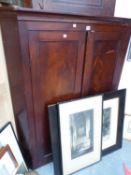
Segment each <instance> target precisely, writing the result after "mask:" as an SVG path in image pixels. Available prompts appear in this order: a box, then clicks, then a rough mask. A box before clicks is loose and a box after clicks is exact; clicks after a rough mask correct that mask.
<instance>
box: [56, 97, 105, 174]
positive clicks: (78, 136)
mask: <svg viewBox="0 0 131 175" xmlns="http://www.w3.org/2000/svg"><path fill="white" fill-rule="evenodd" d="M58 114H59V133H60V150H61V166H62V174H63V175H69V174H72V173H74V172H76V171H78V170H80V169H82V168H84V167H86V166H89V165H91V164H93V163H96V162H98V161H99V160H100V158H101V128H102V95H98V96H93V97H88V98H84V99H80V100H75V101H70V102H65V103H60V104H58Z"/></svg>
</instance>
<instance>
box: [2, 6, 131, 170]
mask: <svg viewBox="0 0 131 175" xmlns="http://www.w3.org/2000/svg"><path fill="white" fill-rule="evenodd" d="M0 22H1V29H2V36H3V43H4V48H5V56H6V62H7V69H8V75H9V81H10V89H11V95H12V102H13V108H14V114H15V121H16V126H17V131H18V136H19V141H20V143H21V145H22V148H23V153H24V156H25V158H26V160H27V161H28V162H29V165H30V166H32V167H33V168H34V167H35V168H36V167H38V166H40V165H42V164H45V163H47V162H49V161H50V160H52V154H51V145H50V134H49V126H48V112H47V106H48V105H49V104H52V103H56V102H58V101H63V100H70V99H75V98H79V97H82V96H86V95H91V94H96V93H101V92H105V91H110V90H115V89H117V86H118V83H119V79H120V74H121V70H122V65H123V62H124V57H125V53H126V49H127V45H128V41H129V35H130V26H131V20H127V19H119V18H99V17H88V16H78V15H66V14H58V13H56V14H55V13H46V12H44V13H43V12H37V11H31V10H26V9H9V8H7V9H6V8H1V10H0Z"/></svg>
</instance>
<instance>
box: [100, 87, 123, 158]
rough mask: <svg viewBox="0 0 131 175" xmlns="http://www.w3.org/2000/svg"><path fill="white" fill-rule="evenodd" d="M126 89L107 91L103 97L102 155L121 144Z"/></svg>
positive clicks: (119, 146)
mask: <svg viewBox="0 0 131 175" xmlns="http://www.w3.org/2000/svg"><path fill="white" fill-rule="evenodd" d="M125 94H126V90H125V89H122V90H117V91H114V92H108V93H105V94H104V97H103V124H102V155H105V154H108V153H110V152H112V151H114V150H117V149H119V148H121V146H122V132H123V120H124V109H125Z"/></svg>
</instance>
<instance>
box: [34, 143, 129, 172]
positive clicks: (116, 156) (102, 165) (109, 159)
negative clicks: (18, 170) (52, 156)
mask: <svg viewBox="0 0 131 175" xmlns="http://www.w3.org/2000/svg"><path fill="white" fill-rule="evenodd" d="M123 163H125V164H126V165H127V166H128V167H130V168H131V141H127V140H123V147H122V149H120V150H118V151H115V152H113V153H111V154H108V155H106V156H104V157H103V158H102V160H101V161H100V162H99V163H97V164H94V165H92V166H90V167H87V168H85V169H82V170H81V171H79V172H77V173H74V175H124V170H123ZM36 171H37V172H38V174H39V175H54V170H53V163H50V164H48V165H46V166H43V167H41V168H39V169H37V170H36Z"/></svg>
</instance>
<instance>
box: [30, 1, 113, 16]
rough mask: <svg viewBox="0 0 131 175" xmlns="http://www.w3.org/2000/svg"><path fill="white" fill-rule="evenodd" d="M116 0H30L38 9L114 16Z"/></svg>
mask: <svg viewBox="0 0 131 175" xmlns="http://www.w3.org/2000/svg"><path fill="white" fill-rule="evenodd" d="M115 2H116V0H110V1H107V0H93V1H92V0H81V1H79V0H47V1H45V0H32V6H33V8H35V9H39V10H48V11H55V12H68V13H75V14H84V15H85V14H86V15H95V16H114V9H115Z"/></svg>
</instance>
